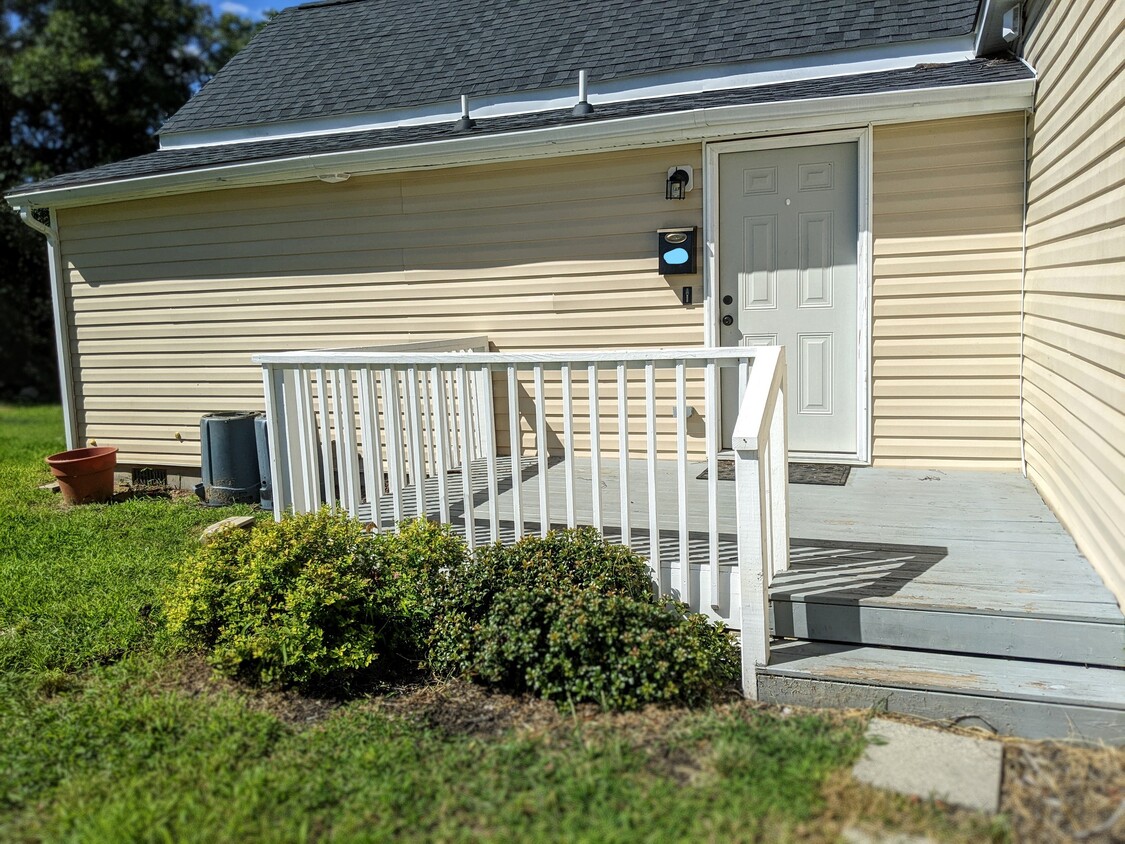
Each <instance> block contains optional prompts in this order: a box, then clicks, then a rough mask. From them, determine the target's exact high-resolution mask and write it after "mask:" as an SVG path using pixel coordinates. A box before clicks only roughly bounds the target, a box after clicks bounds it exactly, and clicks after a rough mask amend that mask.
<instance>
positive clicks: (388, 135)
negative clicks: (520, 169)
mask: <svg viewBox="0 0 1125 844" xmlns="http://www.w3.org/2000/svg"><path fill="white" fill-rule="evenodd" d="M1032 78H1034V74H1033V73H1032V72H1031V71H1030V70H1029V69H1028V67H1027V66H1026V65H1024V64H1023V63H1022V62H1019V61H1015V60H1005V59H974V60H971V61H964V62H957V63H954V64H946V65H919V66H917V67H914V68H909V69H906V70H890V71H883V72H880V73H866V74H857V75H854V76H840V77H835V78H831V79H812V80H803V81H800V82H786V83H780V84H775V85H760V86H755V87H753V88H738V89H732V90H726V91H717V92H712V93H704V94H691V95H685V96H678V97H664V98H660V99H650V100H637V101H632V102H624V103H614V104H612V105H603V106H599V107H598V108H597V110H596V111H595V112H594V113H593V114H592V115H589V116H587V117H583V118H574V117H573V116H572V114H571V111H570V109H564V110H557V111H548V112H539V113H534V114H521V115H513V116H509V117H496V118H492V119H487V120H478V121H477V125H476V128H474V129H473V130H472V134H473V135H498V134H503V133H506V132H514V131H522V130H530V129H545V128H550V127H553V126H563V125H566V124H572V125H573V124H574V123H576V122H581V123H590V122H598V121H605V120H613V119H619V118H625V117H638V116H642V115H650V114H668V113H674V112H679V111H690V110H694V109H704V108H718V107H721V106H731V105H753V104H765V103H775V102H776V103H781V102H793V101H799V100H808V99H818V98H827V97H843V96H854V95H858V94H872V93H879V92H885V91H907V90H917V89H924V88H944V87H950V86H958V85H972V84H981V83H996V82H1010V81H1016V80H1024V79H1032ZM463 137H466V135H465V133H463V132H459V131H457V130H456V129H455V128H454V127H453V124H452V123H451V122H450V123H443V124H439V125H433V124H431V125H425V126H402V127H398V128H392V129H375V130H370V131H364V132H348V133H342V134H336V135H320V136H311V137H300V138H284V139H276V140H267V141H256V142H248V143H237V144H217V145H212V146H198V147H181V148H171V149H163V150H158V151H157V152H153V153H149V154H148V155H142V156H139V157H137V158H131V159H128V160H126V161H118V162H114V163H112V164H106V165H103V166H101V167H95V168H93V169H90V170H84V171H82V172H79V173H67V174H64V175H61V176H55V177H54V178H51V179H47V180H45V181H42V182H39V183H37V184H34V185H25V186H22V187H20V188H17V189H15V190H13V191H12V192H11V194H12V195H17V194H26V193H34V192H39V191H45V190H52V189H55V188H66V187H78V186H81V185H89V184H97V183H102V182H111V181H117V180H122V179H132V178H139V177H144V176H155V175H163V174H170V173H179V172H185V171H191V170H197V169H201V168H205V167H218V166H223V165H229V164H240V163H249V162H254V161H267V160H274V159H284V158H289V157H293V158H297V157H305V156H309V155H319V154H326V153H334V152H350V151H355V150H368V149H371V150H377V149H380V148H385V147H394V146H401V145H405V144H419V143H426V142H429V141H442V140H452V139H456V138H463Z"/></svg>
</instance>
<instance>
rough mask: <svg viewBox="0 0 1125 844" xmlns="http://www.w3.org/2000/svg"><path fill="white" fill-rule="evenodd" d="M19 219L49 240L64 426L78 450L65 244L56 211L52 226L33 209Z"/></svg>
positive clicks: (68, 439) (68, 442) (23, 211)
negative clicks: (61, 237) (60, 237)
mask: <svg viewBox="0 0 1125 844" xmlns="http://www.w3.org/2000/svg"><path fill="white" fill-rule="evenodd" d="M16 210H17V211H18V212H19V215H20V219H21V220H23V221H24V223H25V224H26V225H28V226H30V227H31V228H33V229H35V231H37V232H39V233H40V234H41V235H43V236H44V237H46V238H47V265H48V267H49V268H50V271H51V305H52V311H53V314H54V320H55V352H56V354H57V356H58V361H59V394H60V395H61V397H62V410H63V427H64V429H65V431H66V447H67V448H68V449H71V448H77V447H78V446H77V444H78V420H77V419H76V418H75V413H74V411H75V401H74V371H73V369H72V368H71V365H70V364H71V360H70V331H69V326H68V323H67V319H66V296H65V294H64V291H63V277H64V271H63V269H64V268H63V265H62V243H61V241H60V240H59V228H58V221H57V220H56V218H55V211H54V209H51V210H50V215H51V216H50V224H49V225H46V224H44V223H41V222H40V221H39V220H37V219H35V213H34V209H32V208H31V207H30V206H28V205H18V206H16Z"/></svg>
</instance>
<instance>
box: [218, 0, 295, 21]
mask: <svg viewBox="0 0 1125 844" xmlns="http://www.w3.org/2000/svg"><path fill="white" fill-rule="evenodd" d="M299 2H301V0H238V2H235V1H234V0H221V1H220V0H211V8H213V9H214V10H215V11H216V12H217V13H218V12H233V13H234V14H236V15H242V16H243V17H247V18H252V19H253V20H258V18H260V17H261V16H262V12H264V11H265V10H266V9H284V8H285V7H286V6H294V5H296V4H297V3H299Z"/></svg>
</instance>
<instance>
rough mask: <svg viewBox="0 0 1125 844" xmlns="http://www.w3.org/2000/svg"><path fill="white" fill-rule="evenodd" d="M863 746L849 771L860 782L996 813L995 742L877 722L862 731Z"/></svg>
mask: <svg viewBox="0 0 1125 844" xmlns="http://www.w3.org/2000/svg"><path fill="white" fill-rule="evenodd" d="M867 740H868V742H869V744H868V746H867V749H866V750H865V751H864V754H863V758H862V759H860V760H859V761H858V762H856V764H855V767H854V768H853V769H852V774H853V776H855V778H856V779H857V780H859V781H860V782H865V783H867V784H868V785H873V786H876V787H877V788H884V789H887V790H889V791H897V792H899V793H900V794H909V795H915V796H918V797H922V798H927V799H928V798H934V799H937V800H942V801H944V802H946V803H954V804H956V805H958V806H964V807H965V808H968V809H976V810H977V811H980V812H996V811H997V810H998V809H999V808H1000V772H1001V768H1002V765H1003V761H1004V746H1003V745H1002V744H1001V743H1000V742H997V741H988V740H987V739H976V738H969V737H967V736H960V735H955V734H953V733H946V732H942V731H940V730H931V729H926V728H924V727H914V726H911V725H910V724H901V723H899V722H897V721H888V720H885V719H881V718H876V719H875V720H873V721H872V722H871V725H870V726H869V727H868V728H867Z"/></svg>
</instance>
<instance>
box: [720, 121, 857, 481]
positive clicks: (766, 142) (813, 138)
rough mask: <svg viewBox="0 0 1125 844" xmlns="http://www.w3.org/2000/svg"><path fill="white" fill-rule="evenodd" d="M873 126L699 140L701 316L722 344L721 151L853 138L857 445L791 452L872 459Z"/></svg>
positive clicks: (836, 458)
mask: <svg viewBox="0 0 1125 844" xmlns="http://www.w3.org/2000/svg"><path fill="white" fill-rule="evenodd" d="M871 135H872V127H871V126H870V125H867V126H861V127H857V128H852V129H842V130H838V131H833V132H817V133H810V134H805V135H778V136H773V137H769V138H756V139H747V140H738V141H725V142H719V143H710V144H706V145H705V146H704V172H703V184H704V197H705V202H704V208H703V243H704V264H703V319H704V330H703V335H704V340H703V342H704V345H705V346H707V347H708V348H723V347H722V346H721V345H720V343H719V303H718V301H717V294H718V288H719V282H718V280H719V169H720V157H721V156H722V155H724V154H726V153H737V152H751V151H756V150H769V149H780V148H786V149H791V148H793V147H802V146H819V145H821V144H844V143H854V144H856V157H857V160H856V168H857V169H856V194H857V197H856V201H857V203H858V208H857V215H856V225H857V228H858V230H859V231H858V239H857V242H856V284H857V291H856V296H857V298H856V332H857V333H856V349H857V351H856V354H857V359H856V373H857V378H856V448H855V451H854V452H832V453H831V454H828V453H823V452H797V451H793V452H791V453H792V455H793V456H794V457H802V458H804V457H809V458H816V459H821V460H823V459H827V458H829V457H831V458H832V460H833V461H835V462H851V461H855V462H856V463H858V464H860V465H868V464H869V463H870V461H871V431H872V430H873V423H872V419H871V413H872V402H871V398H870V397H871V372H872V351H871V300H872V263H873V262H872V257H871V256H872V227H871V226H872V223H871V220H872V210H871V191H872V160H873V159H872V155H873V150H872V143H871Z"/></svg>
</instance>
